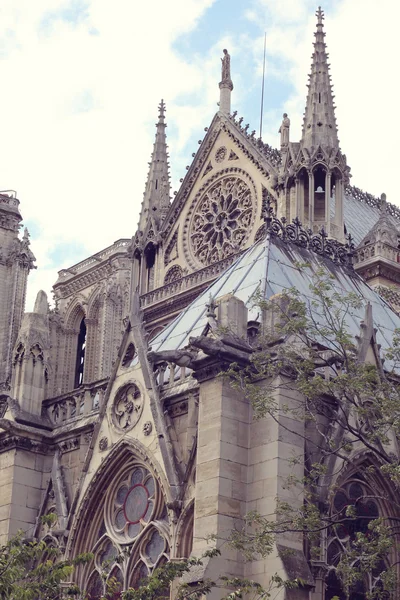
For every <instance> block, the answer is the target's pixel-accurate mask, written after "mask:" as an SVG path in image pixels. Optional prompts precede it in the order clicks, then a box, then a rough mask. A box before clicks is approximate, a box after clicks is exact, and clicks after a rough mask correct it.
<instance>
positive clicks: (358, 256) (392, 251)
mask: <svg viewBox="0 0 400 600" xmlns="http://www.w3.org/2000/svg"><path fill="white" fill-rule="evenodd" d="M375 256H379V257H381V258H386V259H387V260H391V261H393V262H395V263H400V251H399V250H397V249H396V248H393V246H390V245H389V244H385V243H384V242H375V243H374V244H368V245H366V246H363V247H362V248H357V250H356V251H355V253H354V264H355V265H357V264H360V263H363V262H365V261H367V260H369V259H371V258H374V257H375Z"/></svg>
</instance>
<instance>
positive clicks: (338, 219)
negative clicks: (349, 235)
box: [335, 178, 344, 241]
mask: <svg viewBox="0 0 400 600" xmlns="http://www.w3.org/2000/svg"><path fill="white" fill-rule="evenodd" d="M335 224H336V225H337V227H338V236H337V237H338V239H339V241H343V239H344V231H343V227H344V220H343V179H339V178H337V179H336V184H335Z"/></svg>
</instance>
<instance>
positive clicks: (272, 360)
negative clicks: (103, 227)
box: [227, 264, 400, 600]
mask: <svg viewBox="0 0 400 600" xmlns="http://www.w3.org/2000/svg"><path fill="white" fill-rule="evenodd" d="M297 268H298V269H299V270H300V271H303V270H306V269H310V268H311V267H310V265H307V264H302V265H297ZM336 285H337V279H336V278H335V276H334V275H329V274H328V275H327V273H326V270H318V271H317V272H316V274H314V276H313V278H312V284H311V286H310V294H309V299H308V300H306V301H304V299H303V298H301V297H300V294H299V292H298V291H297V290H296V289H294V288H291V289H287V290H284V291H283V292H282V293H281V294H279V296H275V297H273V298H271V299H270V300H269V301H265V300H264V299H258V300H257V302H258V305H259V307H260V310H261V311H262V313H263V322H264V324H266V323H267V324H268V326H266V327H264V331H263V332H262V335H261V336H259V337H258V339H257V343H256V346H255V348H254V352H253V354H252V357H251V359H250V361H249V364H248V365H247V366H243V365H241V366H239V365H231V368H230V369H229V371H228V373H227V375H228V376H229V377H230V378H231V379H232V384H233V385H234V387H236V388H237V389H240V390H241V391H242V392H243V393H244V394H245V396H246V397H247V398H248V399H249V401H250V402H251V404H252V406H253V409H254V417H255V418H256V419H261V418H263V417H269V418H272V419H273V420H274V421H275V422H276V423H279V424H280V426H281V427H283V428H285V427H286V428H287V429H288V432H289V433H290V434H291V435H293V436H300V437H301V438H302V439H303V441H304V453H303V454H302V456H298V457H296V456H293V458H292V463H293V466H294V467H295V466H296V464H299V463H302V461H305V462H304V473H302V474H301V475H299V474H292V475H291V476H290V477H288V480H287V482H286V486H292V487H298V488H299V489H300V490H302V492H303V494H304V502H303V503H302V504H301V505H300V506H297V507H296V506H293V505H290V504H289V503H287V502H281V501H279V499H278V500H277V508H276V514H274V515H273V517H272V518H266V517H263V516H261V515H259V514H257V513H255V512H252V513H250V514H248V515H247V517H246V525H245V527H244V528H243V530H241V531H236V532H233V534H232V543H233V545H234V546H235V547H236V548H237V549H239V550H240V551H241V552H243V554H244V555H245V556H246V557H247V558H248V559H253V558H254V557H255V556H256V555H262V556H266V555H267V554H269V553H270V552H271V551H272V549H273V548H274V544H275V543H276V541H277V539H279V536H281V535H282V534H285V533H288V532H292V533H298V534H299V535H302V536H303V537H304V540H305V543H306V547H307V552H308V558H309V561H310V562H311V564H314V565H315V564H317V565H318V566H319V567H321V564H323V563H326V567H327V569H328V572H329V575H327V577H328V587H327V592H326V598H327V599H331V598H340V599H342V598H343V599H348V598H351V599H352V600H353V598H354V599H357V600H358V599H359V598H360V599H361V598H374V599H375V598H376V599H377V598H387V597H389V596H388V594H389V593H391V592H393V590H395V589H397V586H396V570H397V558H396V553H395V552H393V548H394V547H395V545H396V543H397V540H398V535H399V533H400V531H399V529H398V525H399V522H400V503H399V501H398V498H397V495H398V488H399V484H400V462H399V456H398V452H397V441H398V440H399V437H400V388H399V384H398V377H399V374H400V371H399V366H400V333H399V332H397V331H396V332H395V335H394V338H393V344H392V346H391V348H388V349H386V352H385V356H384V357H382V358H384V359H385V363H384V364H385V367H386V368H385V369H383V366H382V365H383V360H382V361H381V360H380V358H381V357H380V356H379V353H380V348H379V346H378V345H377V343H376V336H375V331H376V330H374V326H373V321H372V309H371V306H370V305H367V307H366V310H365V318H364V322H363V323H362V324H361V330H360V334H359V335H358V336H357V337H355V335H354V328H353V332H352V331H351V330H350V325H351V324H352V323H354V318H353V317H354V314H355V313H357V314H358V315H359V314H360V311H361V310H363V308H364V306H365V300H363V298H362V297H361V296H359V295H358V294H357V293H354V292H351V293H347V294H343V291H342V290H337V289H336V287H335V286H336ZM282 392H285V395H290V396H291V397H292V398H293V400H292V401H291V402H290V403H286V404H285V403H283V404H282V402H280V401H279V397H280V396H281V395H282ZM288 392H290V394H288ZM288 416H290V417H291V419H287V417H288ZM299 421H301V422H303V423H304V427H303V429H302V430H299V429H298V428H293V427H291V426H290V425H287V423H293V422H299ZM361 455H363V456H364V463H363V465H361V466H358V465H357V463H356V457H358V456H361ZM294 470H295V469H294ZM297 471H298V469H297ZM346 473H352V479H351V478H350V480H351V481H352V483H349V484H348V485H347V486H346V479H345V474H346ZM371 482H372V483H371ZM373 483H374V484H375V485H373ZM382 506H384V507H385V508H384V510H381V509H380V507H382ZM328 544H329V545H328ZM327 545H328V551H327V554H326V546H327ZM329 578H330V579H329ZM367 578H369V580H370V581H369V584H367V583H366V579H367ZM368 586H369V589H367V587H368Z"/></svg>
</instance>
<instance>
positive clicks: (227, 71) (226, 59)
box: [221, 48, 231, 83]
mask: <svg viewBox="0 0 400 600" xmlns="http://www.w3.org/2000/svg"><path fill="white" fill-rule="evenodd" d="M223 53H224V56H223V58H221V63H222V65H221V83H229V82H230V81H231V57H230V54H229V53H228V50H227V49H226V48H224V50H223Z"/></svg>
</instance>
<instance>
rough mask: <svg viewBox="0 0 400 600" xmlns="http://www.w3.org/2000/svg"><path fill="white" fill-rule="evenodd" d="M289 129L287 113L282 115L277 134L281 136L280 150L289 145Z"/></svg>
mask: <svg viewBox="0 0 400 600" xmlns="http://www.w3.org/2000/svg"><path fill="white" fill-rule="evenodd" d="M289 129H290V119H289V117H288V116H287V113H283V120H282V125H281V126H280V127H279V131H278V133H280V134H281V148H285V147H287V146H288V145H289Z"/></svg>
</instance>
